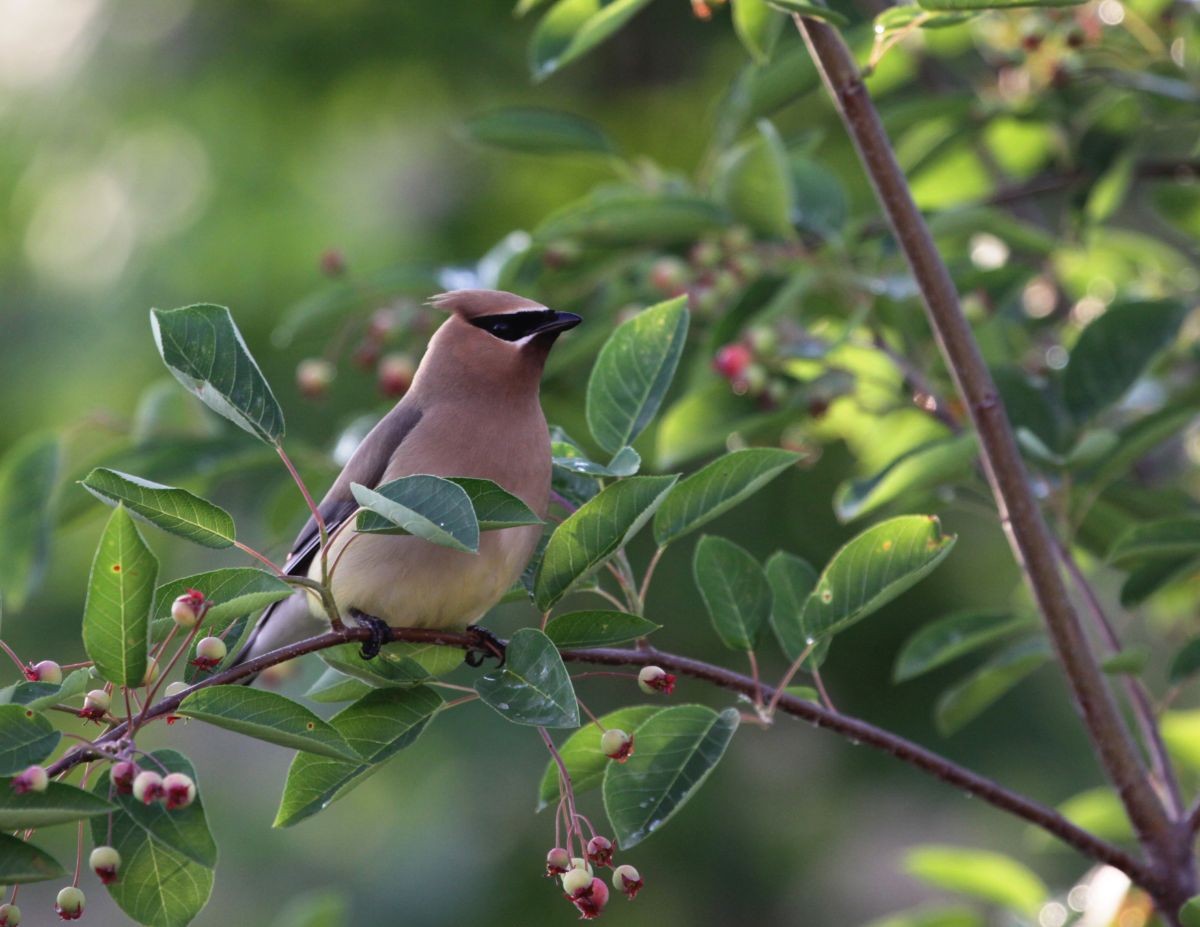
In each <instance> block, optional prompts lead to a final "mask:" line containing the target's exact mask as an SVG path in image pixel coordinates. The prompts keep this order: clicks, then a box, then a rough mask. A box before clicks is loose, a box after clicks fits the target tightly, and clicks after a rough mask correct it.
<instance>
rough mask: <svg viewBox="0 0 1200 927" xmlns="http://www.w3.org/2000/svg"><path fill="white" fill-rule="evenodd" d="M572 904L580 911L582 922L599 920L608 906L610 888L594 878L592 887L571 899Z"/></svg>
mask: <svg viewBox="0 0 1200 927" xmlns="http://www.w3.org/2000/svg"><path fill="white" fill-rule="evenodd" d="M571 904H573V905H575V907H576V909H578V911H579V916H580V919H581V920H585V921H590V920H592V919H594V918H597V917H599V916H600V912H601V911H603V910H604V906H605V905H606V904H608V886H607V885H605V884H604V882H603V881H601V880H600V879H595V878H593V879H592V884H591V885H589V886H588V887H587V888H586V889H584V890H583V891H581V892H578V893H576V894H575V895H574V896H573V897H572V898H571Z"/></svg>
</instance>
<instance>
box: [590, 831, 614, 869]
mask: <svg viewBox="0 0 1200 927" xmlns="http://www.w3.org/2000/svg"><path fill="white" fill-rule="evenodd" d="M612 856H613V845H612V841H611V840H609V839H608V838H607V837H601V836H599V835H597V836H595V837H593V838H592V839H591V840H589V841H588V845H587V858H588V862H591V863H595V864H596V865H597V866H611V865H612Z"/></svg>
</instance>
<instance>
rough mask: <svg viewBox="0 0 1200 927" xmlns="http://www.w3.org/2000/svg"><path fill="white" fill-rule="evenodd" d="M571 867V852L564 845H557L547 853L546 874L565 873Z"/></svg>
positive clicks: (548, 875)
mask: <svg viewBox="0 0 1200 927" xmlns="http://www.w3.org/2000/svg"><path fill="white" fill-rule="evenodd" d="M570 868H571V854H570V853H568V852H567V851H566V850H564V849H563V848H562V847H555V848H554V849H553V850H551V851H550V852H549V853H547V854H546V876H547V877H552V876H557V875H564V874H565V873H566V871H567V870H568V869H570Z"/></svg>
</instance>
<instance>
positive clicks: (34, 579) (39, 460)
mask: <svg viewBox="0 0 1200 927" xmlns="http://www.w3.org/2000/svg"><path fill="white" fill-rule="evenodd" d="M58 467H59V445H58V437H57V436H56V435H52V434H36V435H30V436H29V437H27V438H24V439H22V440H21V441H18V442H17V443H16V444H14V445H12V447H10V448H9V449H8V451H7V453H5V455H4V457H3V458H0V550H3V551H4V556H3V557H2V558H0V602H2V603H3V604H4V606H5V607H6V608H10V609H12V610H13V611H20V610H21V608H23V607H24V605H25V601H26V599H28V597H29V595H30V594H31V593H32V592H33V590H34V589H36V588H37V587H38V584H39V583H40V582H41V580H42V576H43V574H44V573H45V569H46V558H47V556H48V553H49V550H50V524H51V517H50V502H51V499H52V497H53V494H54V483H55V480H57V479H58Z"/></svg>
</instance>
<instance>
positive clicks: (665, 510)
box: [654, 447, 800, 546]
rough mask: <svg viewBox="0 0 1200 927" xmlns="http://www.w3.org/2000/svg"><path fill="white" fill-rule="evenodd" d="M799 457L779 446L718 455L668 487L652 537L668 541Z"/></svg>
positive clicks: (743, 496)
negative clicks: (668, 493)
mask: <svg viewBox="0 0 1200 927" xmlns="http://www.w3.org/2000/svg"><path fill="white" fill-rule="evenodd" d="M799 459H800V455H799V454H795V453H793V452H791V451H784V450H780V449H778V448H767V447H755V448H746V449H745V450H740V451H733V452H731V453H729V454H726V455H725V456H723V457H718V458H717V459H716V460H714V461H713V462H712V463H710V464H709V465H708V466H706V467H704V468H703V469H701V470H699V471H697V472H696V473H693V474H692V475H691V476H689V477H688V478H687V479H685V480H682V481H680V483H679V485H678V486H676V487H675V488H674V489H673V490H671V494H670V495H669V496H667V498H666V501H665V502H663V504H662V506H661V507H660V508H659V510H658V512H657V513H656V514H655V516H654V540H655V541H657V542H658V544H659V546H662V545H665V544H669V543H670V542H671V541H674V540H676V539H677V538H681V537H683V536H684V535H685V534H687V533H688V532H689V531H694V530H695V529H697V528H699V527H700V526H701V525H704V524H707V523H708V522H710V521H712V520H713V519H714V518H716V517H717V516H718V515H722V514H724V513H725V512H727V511H729V510H730V509H731V508H733V507H734V506H735V505H737V504H738V503H740V502H741V501H742V500H744V499H746V498H747V497H749V496H751V495H753V494H754V493H756V492H758V491H759V490H760V489H762V488H763V487H764V486H766V485H767V483H769V482H771V480H773V479H775V477H777V476H779V474H781V473H782V472H783V471H784V470H786V469H787V468H788V467H790V466H791V465H792V464H794V463H795V462H796V461H797V460H799Z"/></svg>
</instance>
